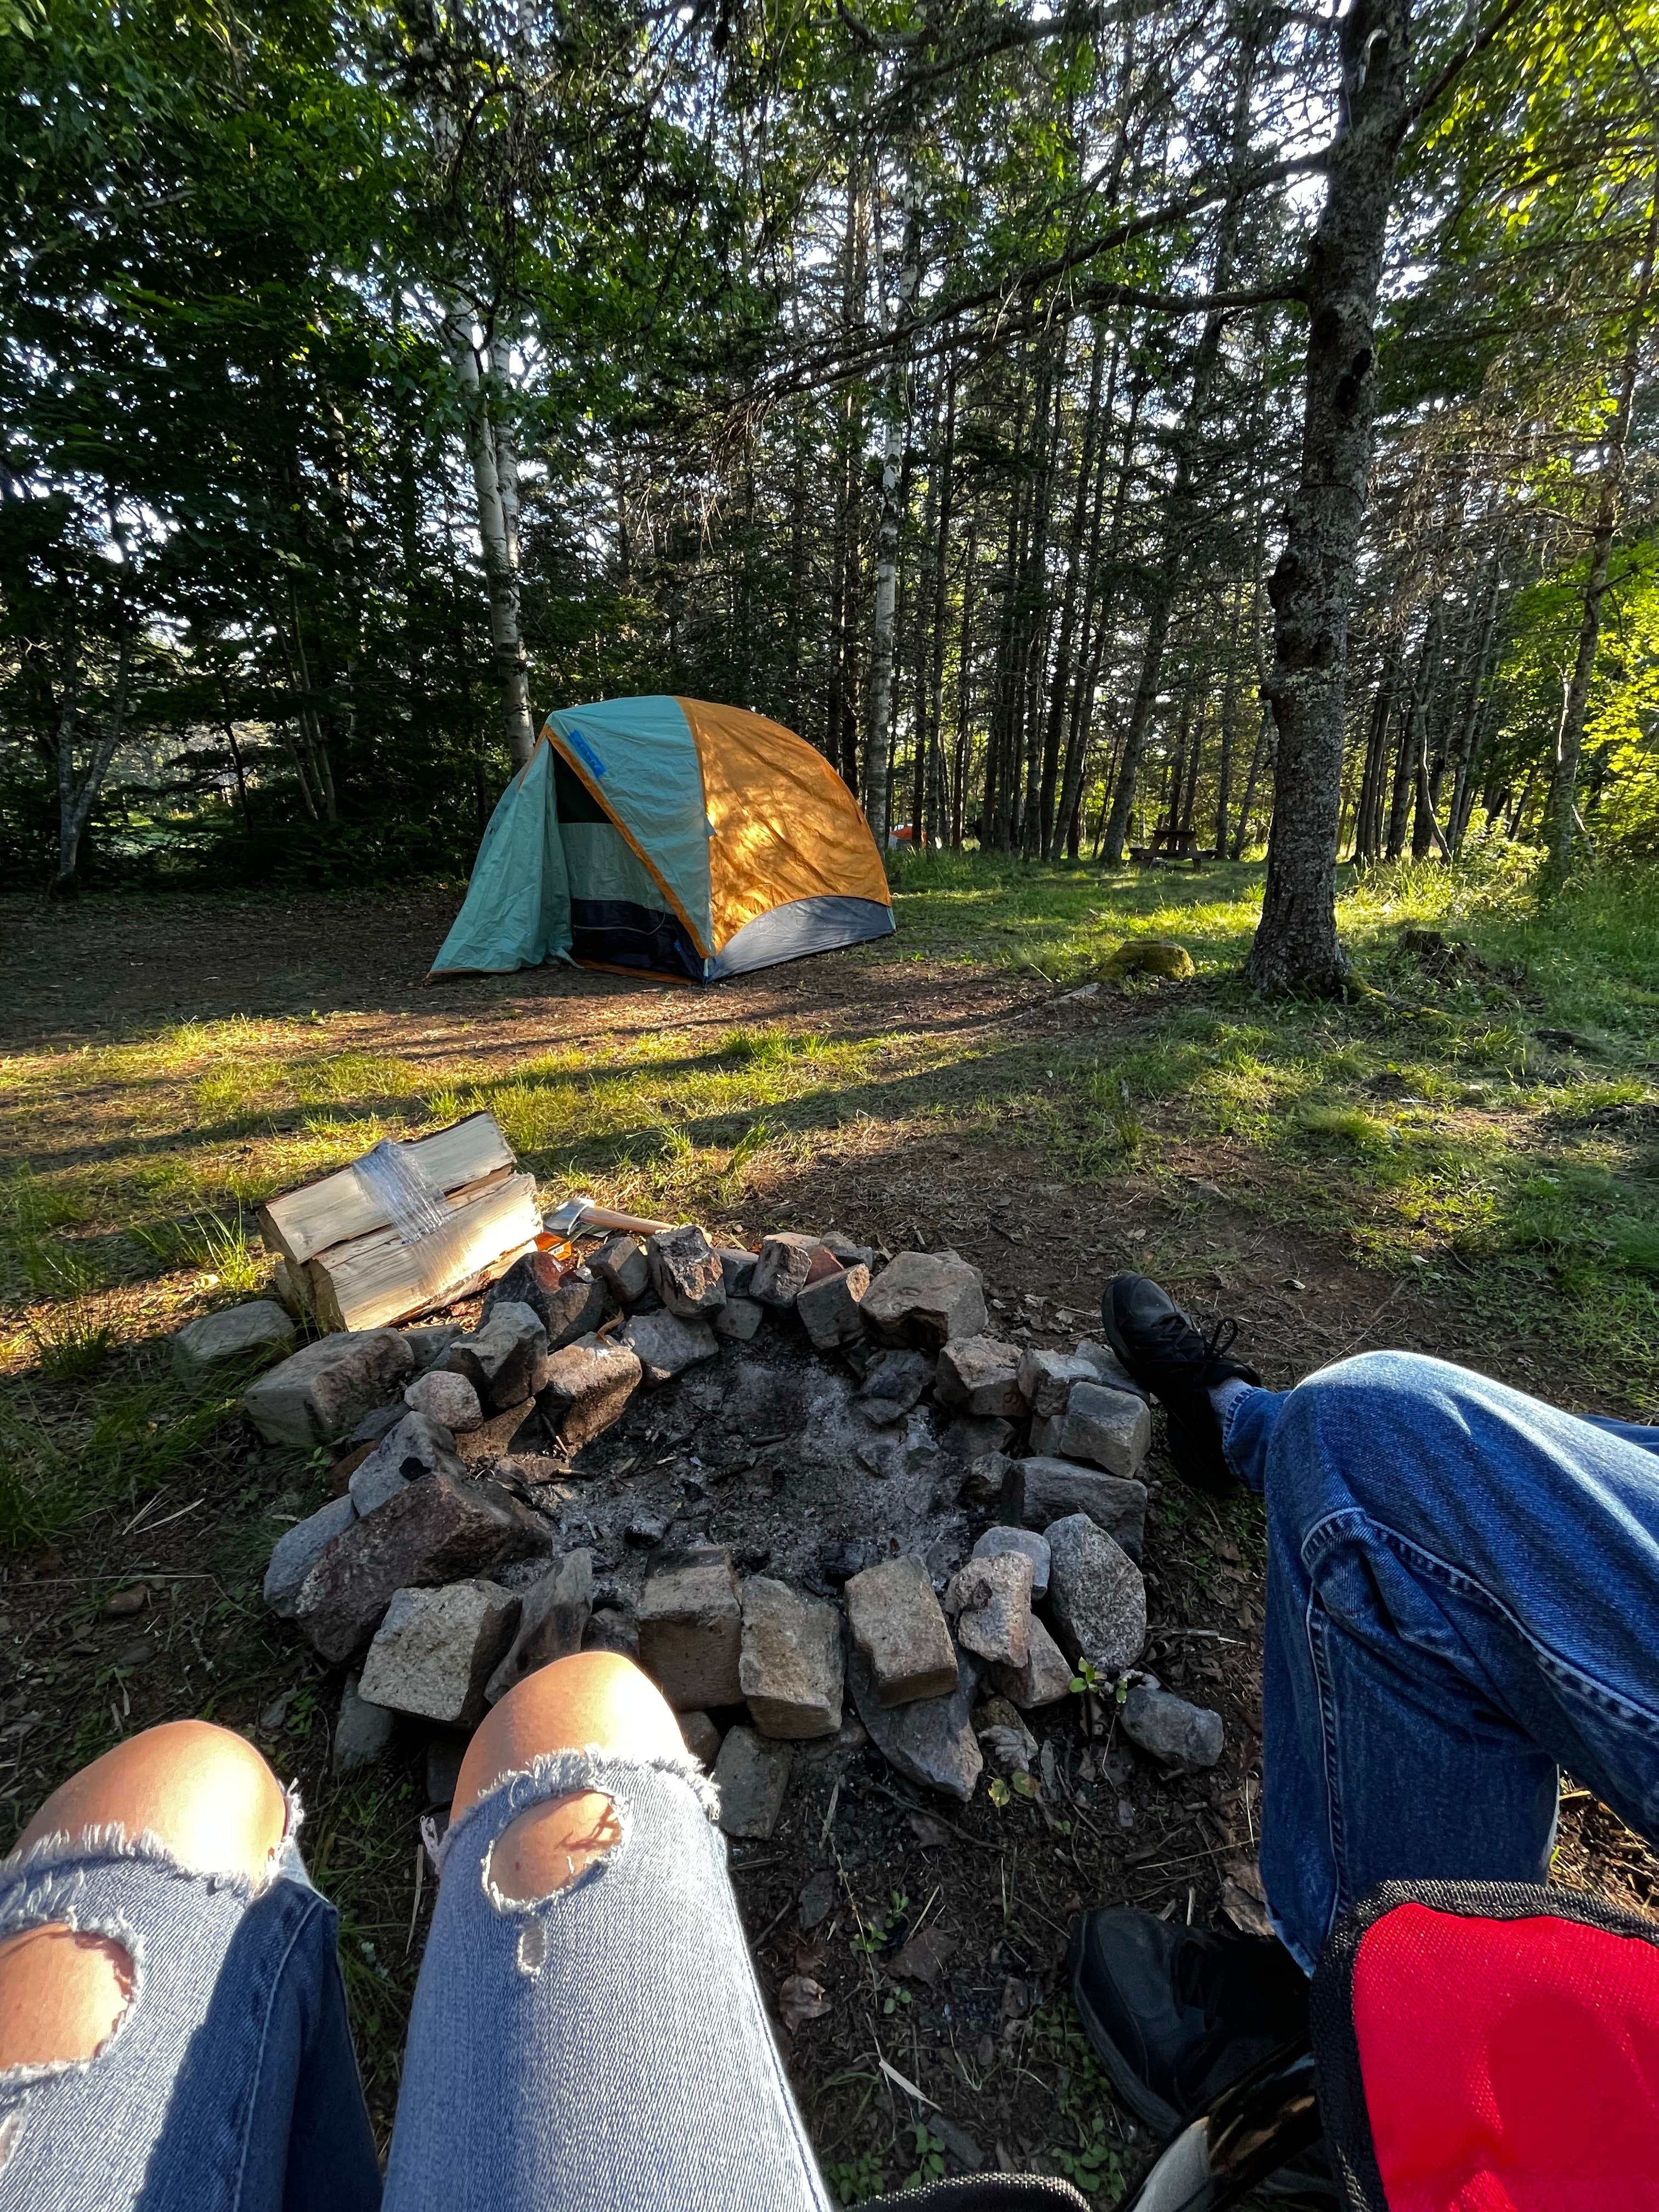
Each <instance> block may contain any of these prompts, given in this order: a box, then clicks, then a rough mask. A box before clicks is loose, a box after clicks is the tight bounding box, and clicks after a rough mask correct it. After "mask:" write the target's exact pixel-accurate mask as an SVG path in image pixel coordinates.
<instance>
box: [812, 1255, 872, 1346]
mask: <svg viewBox="0 0 1659 2212" xmlns="http://www.w3.org/2000/svg"><path fill="white" fill-rule="evenodd" d="M869 1287H870V1270H869V1269H868V1268H867V1267H862V1266H857V1267H842V1268H840V1269H838V1270H837V1272H836V1273H835V1274H833V1275H824V1276H823V1277H821V1278H820V1279H819V1280H818V1281H817V1282H815V1283H808V1284H807V1285H805V1289H803V1290H802V1291H799V1293H798V1294H797V1296H796V1298H795V1311H796V1313H797V1314H798V1315H799V1316H800V1322H801V1326H802V1328H805V1331H806V1334H808V1336H810V1337H811V1340H812V1342H813V1343H814V1345H815V1346H817V1349H818V1350H819V1351H820V1352H834V1351H836V1350H837V1349H838V1348H839V1347H840V1346H842V1345H843V1344H856V1343H857V1342H858V1341H859V1340H860V1337H862V1335H863V1334H864V1316H863V1311H862V1309H861V1306H860V1300H861V1299H862V1298H863V1297H864V1293H865V1292H866V1291H867V1290H868V1289H869Z"/></svg>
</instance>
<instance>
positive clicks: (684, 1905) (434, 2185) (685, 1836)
mask: <svg viewBox="0 0 1659 2212" xmlns="http://www.w3.org/2000/svg"><path fill="white" fill-rule="evenodd" d="M574 1790H600V1791H603V1792H604V1793H605V1795H607V1796H609V1797H610V1799H611V1804H612V1806H613V1808H615V1811H616V1813H617V1816H618V1818H619V1820H620V1822H621V1826H622V1835H621V1838H620V1840H619V1841H618V1842H617V1844H615V1845H614V1847H613V1848H612V1849H611V1851H610V1853H609V1854H608V1855H607V1856H606V1857H604V1858H602V1859H600V1860H599V1862H598V1863H596V1864H594V1865H593V1866H592V1867H591V1868H590V1869H588V1871H587V1872H586V1874H585V1875H582V1876H581V1877H580V1880H578V1881H576V1882H575V1883H574V1885H572V1886H571V1887H568V1889H563V1890H561V1891H558V1892H556V1893H553V1894H551V1895H549V1896H547V1897H544V1898H541V1899H536V1900H533V1901H532V1902H529V1903H520V1902H518V1901H515V1900H513V1899H509V1898H507V1896H505V1895H504V1894H503V1893H502V1891H501V1887H500V1886H499V1885H498V1884H497V1882H496V1881H495V1877H494V1875H493V1873H492V1870H491V1869H492V1859H493V1855H494V1852H495V1847H496V1844H497V1843H498V1841H499V1839H500V1838H501V1832H502V1831H503V1829H504V1828H505V1827H506V1826H507V1824H508V1822H509V1821H510V1820H513V1818H514V1817H515V1816H516V1815H517V1814H519V1813H520V1812H521V1811H523V1810H524V1809H525V1808H526V1807H528V1806H531V1805H533V1804H536V1803H538V1802H542V1801H545V1800H548V1799H551V1798H554V1797H556V1796H568V1794H570V1793H571V1792H572V1791H574ZM713 1810H714V1795H713V1791H712V1789H711V1787H710V1785H709V1784H708V1781H707V1780H706V1778H704V1776H703V1775H702V1770H701V1769H700V1768H699V1767H697V1766H696V1764H695V1762H694V1761H692V1760H690V1759H678V1760H671V1759H652V1760H638V1759H625V1758H620V1757H613V1756H607V1755H605V1754H603V1753H598V1752H563V1753H556V1754H554V1755H551V1756H550V1757H547V1758H544V1759H538V1760H537V1761H536V1762H535V1764H534V1765H533V1766H532V1768H531V1769H530V1770H529V1771H526V1772H525V1773H522V1774H518V1775H514V1776H511V1777H509V1778H507V1779H506V1780H505V1781H504V1782H502V1783H501V1784H498V1785H497V1786H496V1788H495V1790H492V1791H491V1792H490V1793H489V1795H488V1796H485V1797H483V1798H481V1799H480V1800H479V1802H477V1804H476V1805H474V1806H473V1807H471V1808H470V1809H469V1810H468V1811H467V1812H466V1813H465V1814H463V1816H462V1817H461V1819H460V1820H458V1821H457V1822H456V1824H455V1826H453V1828H452V1829H451V1830H450V1832H449V1833H448V1834H447V1836H446V1837H445V1838H444V1843H443V1849H442V1852H441V1864H442V1880H441V1887H440V1889H439V1892H438V1902H437V1905H436V1908H435V1911H434V1914H433V1922H432V1930H431V1934H430V1936H428V1940H427V1948H426V1955H425V1958H424V1959H423V1960H422V1966H421V1978H420V1984H419V1986H418V1988H417V1989H416V1995H415V2008H414V2013H413V2016H412V2018H411V2020H410V2030H409V2042H408V2045H407V2048H406V2051H405V2054H404V2076H403V2087H402V2092H401V2094H400V2097H399V2100H398V2124H397V2126H396V2128H395V2129H394V2130H393V2133H392V2160H391V2164H390V2166H389V2167H388V2169H387V2172H386V2212H530V2208H532V2206H533V2207H538V2208H540V2207H547V2208H550V2212H646V2208H657V2212H662V2208H665V2207H666V2206H668V2205H671V2204H673V2205H691V2206H695V2207H696V2212H829V2199H828V2197H827V2195H826V2193H825V2191H824V2187H823V2182H822V2181H821V2180H820V2179H819V2176H818V2169H817V2160H815V2158H814V2157H813V2154H812V2150H811V2144H810V2143H809V2142H808V2140H807V2136H806V2131H805V2127H804V2126H803V2124H802V2123H801V2118H800V2115H799V2112H798V2111H797V2109H796V2106H795V2100H794V2098H793V2095H792V2094H791V2093H790V2088H789V2083H788V2081H787V2076H786V2075H785V2074H784V2070H783V2066H782V2063H781V2059H780V2057H779V2056H778V2050H777V2045H776V2044H775V2041H774V2039H773V2036H772V2030H771V2027H770V2024H769V2021H768V2020H767V2016H766V2008H765V2006H764V2004H763V2001H762V1998H761V1993H760V1990H759V1986H758V1984H757V1981H756V1978H755V1972H754V1968H753V1967H752V1966H750V1960H749V1950H748V1946H747V1944H746V1943H745V1942H744V1933H743V1927H742V1923H741V1922H740V1921H739V1919H738V1909H737V1900H736V1899H735V1897H734V1896H733V1894H732V1884H731V1881H730V1878H729V1877H728V1875H727V1874H726V1839H725V1838H724V1837H723V1836H722V1835H721V1833H720V1830H719V1828H718V1827H716V1826H714V1821H713V1819H712V1817H711V1814H712V1813H713Z"/></svg>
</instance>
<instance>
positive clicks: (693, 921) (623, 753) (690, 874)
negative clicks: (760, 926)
mask: <svg viewBox="0 0 1659 2212" xmlns="http://www.w3.org/2000/svg"><path fill="white" fill-rule="evenodd" d="M548 727H549V729H550V730H551V731H552V732H554V733H555V735H556V737H557V738H558V741H559V747H560V750H561V751H562V753H563V754H564V757H565V758H566V759H567V760H568V762H569V763H570V765H571V767H572V768H574V769H575V770H576V772H577V774H578V775H580V777H581V779H582V781H583V782H584V783H585V784H586V786H587V787H588V789H589V790H590V791H591V792H592V793H593V794H594V796H595V797H596V798H597V799H599V801H600V803H601V804H602V805H604V807H605V810H606V811H607V812H608V813H609V814H610V815H611V818H612V819H613V820H614V821H616V822H617V823H619V824H620V825H621V827H622V828H623V829H624V830H625V831H626V832H627V835H628V837H629V841H630V842H631V843H632V844H633V845H634V846H635V849H636V850H637V851H638V852H639V853H641V854H643V856H644V857H645V859H646V860H647V861H648V862H649V863H650V865H651V866H652V867H653V868H654V869H655V870H656V872H657V873H658V875H659V876H660V877H661V878H662V880H663V882H664V883H665V884H666V885H667V887H668V890H669V891H670V892H671V895H672V896H673V897H674V899H675V900H676V901H677V902H678V905H679V908H680V911H681V914H682V915H683V917H684V920H685V921H688V922H690V926H691V927H692V929H693V930H694V932H695V933H696V937H697V939H698V941H699V945H700V947H701V949H702V951H703V952H704V953H707V952H708V950H709V948H710V946H711V945H713V944H714V914H713V911H712V909H711V905H710V901H709V890H708V815H707V813H706V812H705V811H704V805H703V793H702V763H701V762H700V761H699V760H698V758H697V741H696V738H694V737H693V736H692V734H691V725H690V723H689V722H688V721H687V720H686V719H685V712H684V708H682V707H681V705H680V702H679V701H678V699H664V698H659V699H609V700H603V701H600V702H599V703H598V704H596V705H594V706H592V707H572V708H568V710H567V711H566V712H564V713H562V714H555V715H554V716H553V717H552V718H551V720H550V721H549V723H548Z"/></svg>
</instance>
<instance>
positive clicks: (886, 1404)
mask: <svg viewBox="0 0 1659 2212" xmlns="http://www.w3.org/2000/svg"><path fill="white" fill-rule="evenodd" d="M863 1304H864V1302H863V1300H862V1299H860V1301H859V1308H860V1319H862V1316H863ZM937 1366H938V1362H937V1361H936V1360H935V1359H934V1358H932V1357H931V1355H930V1354H928V1353H927V1352H906V1351H902V1350H899V1351H888V1352H877V1354H876V1355H875V1357H874V1358H872V1360H871V1362H870V1364H869V1365H868V1367H866V1369H865V1370H864V1379H863V1381H862V1382H861V1383H860V1384H859V1388H858V1393H857V1395H858V1399H859V1402H860V1405H861V1406H862V1407H863V1408H864V1415H865V1419H866V1420H871V1421H876V1422H879V1423H881V1424H883V1425H886V1424H889V1423H891V1422H893V1421H897V1420H902V1419H903V1417H904V1415H905V1414H906V1413H908V1412H909V1410H910V1408H911V1407H913V1406H914V1405H915V1404H916V1402H917V1401H918V1400H919V1399H920V1398H921V1395H922V1393H923V1392H924V1391H925V1390H929V1389H932V1388H933V1376H934V1372H935V1370H936V1369H937Z"/></svg>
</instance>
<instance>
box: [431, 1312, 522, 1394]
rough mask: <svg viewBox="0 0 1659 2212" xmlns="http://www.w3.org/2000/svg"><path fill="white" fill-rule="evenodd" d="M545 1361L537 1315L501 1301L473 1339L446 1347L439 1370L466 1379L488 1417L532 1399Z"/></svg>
mask: <svg viewBox="0 0 1659 2212" xmlns="http://www.w3.org/2000/svg"><path fill="white" fill-rule="evenodd" d="M546 1358H547V1331H546V1330H545V1329H544V1328H543V1326H542V1323H541V1319H540V1316H538V1314H537V1313H536V1311H535V1310H534V1309H533V1308H532V1307H530V1306H527V1305H524V1304H520V1302H519V1301H517V1300H516V1299H511V1298H503V1299H502V1300H501V1303H500V1304H498V1305H495V1306H492V1307H491V1308H490V1310H489V1318H488V1319H487V1320H486V1321H484V1322H483V1324H482V1325H481V1326H480V1327H479V1328H476V1329H475V1330H474V1331H473V1332H472V1334H471V1336H463V1337H459V1338H458V1339H457V1340H456V1341H455V1342H454V1343H453V1344H452V1345H451V1346H450V1347H449V1349H448V1351H447V1352H445V1354H444V1356H443V1358H441V1360H440V1361H439V1363H438V1369H439V1370H448V1372H449V1373H451V1374H452V1375H465V1377H466V1379H467V1381H468V1382H469V1383H471V1385H472V1387H473V1389H475V1390H476V1391H477V1394H478V1402H479V1404H480V1405H481V1406H482V1407H483V1409H484V1411H485V1413H505V1412H506V1411H507V1407H509V1406H516V1405H519V1404H520V1403H521V1402H522V1401H524V1400H525V1399H526V1398H533V1397H534V1396H535V1395H536V1391H537V1389H538V1387H539V1376H540V1370H541V1367H542V1364H543V1363H544V1361H545V1360H546Z"/></svg>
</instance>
